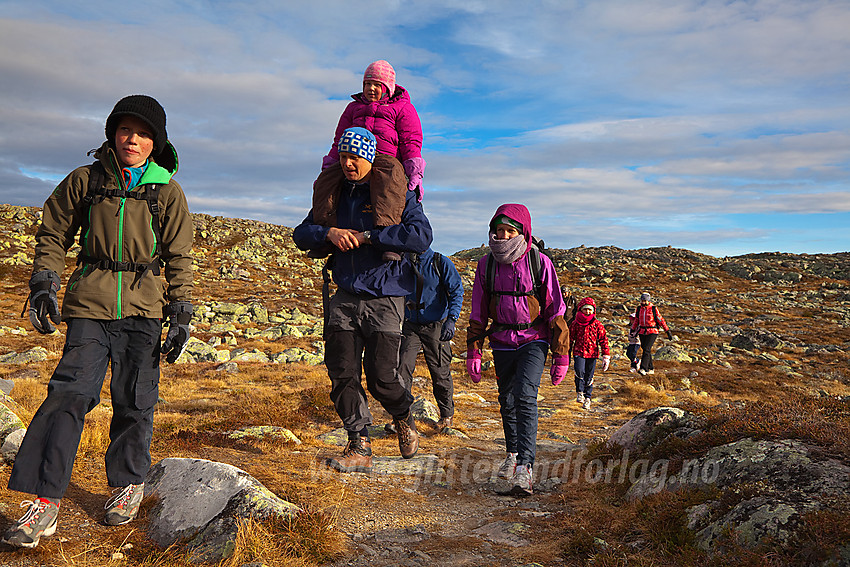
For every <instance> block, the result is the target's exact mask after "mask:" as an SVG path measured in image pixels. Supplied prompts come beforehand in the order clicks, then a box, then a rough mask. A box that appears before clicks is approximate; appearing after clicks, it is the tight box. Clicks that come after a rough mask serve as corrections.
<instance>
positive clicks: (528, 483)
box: [511, 464, 534, 496]
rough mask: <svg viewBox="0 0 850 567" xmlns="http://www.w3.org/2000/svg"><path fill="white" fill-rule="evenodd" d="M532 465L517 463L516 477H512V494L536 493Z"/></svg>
mask: <svg viewBox="0 0 850 567" xmlns="http://www.w3.org/2000/svg"><path fill="white" fill-rule="evenodd" d="M532 476H533V475H532V471H531V465H530V464H525V465H517V467H516V472H515V473H514V477H513V478H512V479H511V484H512V486H511V494H513V495H514V496H531V495H532V494H533V493H534V487H533V486H532Z"/></svg>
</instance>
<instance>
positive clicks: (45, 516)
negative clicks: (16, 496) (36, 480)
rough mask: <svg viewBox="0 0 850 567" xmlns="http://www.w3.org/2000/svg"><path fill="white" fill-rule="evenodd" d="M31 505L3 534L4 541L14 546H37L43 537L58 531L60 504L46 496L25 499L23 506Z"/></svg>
mask: <svg viewBox="0 0 850 567" xmlns="http://www.w3.org/2000/svg"><path fill="white" fill-rule="evenodd" d="M26 506H29V509H28V510H27V512H26V514H24V515H23V516H22V517H21V519H20V520H18V521H17V522H15V523H14V524H12V527H11V528H9V529H8V530H6V533H5V534H3V540H2V541H3V543H5V544H7V545H11V546H14V547H35V546H37V545H38V541H39V540H40V539H41V538H42V537H48V536H52V535H53V534H54V533H56V524H57V523H58V520H59V506H58V505H56V504H54V503H53V502H51V501H49V500H45V499H44V498H36V499H35V501H32V500H24V501H23V502H21V508H24V507H26Z"/></svg>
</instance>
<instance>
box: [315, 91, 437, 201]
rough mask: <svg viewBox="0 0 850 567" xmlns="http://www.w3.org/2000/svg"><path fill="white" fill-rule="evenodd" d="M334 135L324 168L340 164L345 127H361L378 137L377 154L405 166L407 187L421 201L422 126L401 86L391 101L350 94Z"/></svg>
mask: <svg viewBox="0 0 850 567" xmlns="http://www.w3.org/2000/svg"><path fill="white" fill-rule="evenodd" d="M351 98H353V99H354V100H353V101H352V102H350V103H348V106H347V107H345V110H344V111H343V113H342V116H340V118H339V124H337V127H336V133H335V134H334V142H333V145H332V146H331V150H330V151H329V152H328V155H326V156H325V157H324V159H323V160H322V169H325V168H326V167H329V166H331V165H333V164H334V163H337V162H338V161H339V152H338V150H337V144H339V139H340V137H341V136H342V133H343V132H344V131H345V129H346V128H351V127H352V126H360V127H362V128H366V129H367V130H369V131H370V132H372V133H373V134H374V135H375V138H377V141H378V148H377V150H378V153H381V154H387V155H391V156H393V157H395V158H397V159H398V161H400V162H401V164H402V166H404V173H405V175H407V178H408V180H409V183H408V188H409V189H410V190H414V189H416V190H417V192H418V196H419V200H420V201H421V200H422V176H423V175H424V174H425V160H423V159H422V124H421V122H420V121H419V114H417V112H416V109H415V108H414V107H413V104H412V103H411V102H410V95H409V94H408V93H407V91H406V90H405V89H404V87H401V86H399V85H396V88H395V93H394V94H393V96H392V97H390V98H383V99H381V100H378V101H375V102H367V101H366V99H365V98H363V93H357V94H354V95H351Z"/></svg>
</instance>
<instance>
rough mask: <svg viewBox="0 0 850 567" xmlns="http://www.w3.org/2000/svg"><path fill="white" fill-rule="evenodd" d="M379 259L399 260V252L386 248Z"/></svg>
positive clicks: (387, 260) (385, 260)
mask: <svg viewBox="0 0 850 567" xmlns="http://www.w3.org/2000/svg"><path fill="white" fill-rule="evenodd" d="M381 260H383V261H384V262H400V261H401V254H399V253H398V252H390V251H389V250H387V251H386V252H384V253H383V254H381Z"/></svg>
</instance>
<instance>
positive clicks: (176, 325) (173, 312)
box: [161, 301, 193, 362]
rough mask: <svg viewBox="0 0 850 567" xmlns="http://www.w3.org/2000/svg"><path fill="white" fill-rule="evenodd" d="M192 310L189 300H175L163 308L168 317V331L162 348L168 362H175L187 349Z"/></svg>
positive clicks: (163, 312)
mask: <svg viewBox="0 0 850 567" xmlns="http://www.w3.org/2000/svg"><path fill="white" fill-rule="evenodd" d="M192 310H193V309H192V304H191V303H189V302H188V301H173V302H171V303H169V304H168V305H166V306H165V309H163V310H162V314H163V315H164V316H165V317H167V318H168V333H166V335H165V342H163V343H162V350H161V354H163V355H165V361H166V362H175V361H176V360H177V359H178V358H180V355H181V354H183V351H184V350H186V344H187V343H188V342H189V323H190V322H191V321H192Z"/></svg>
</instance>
